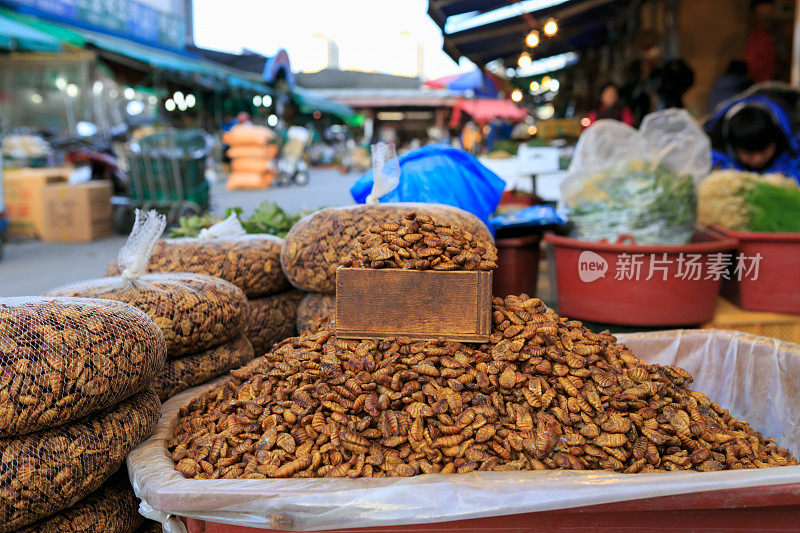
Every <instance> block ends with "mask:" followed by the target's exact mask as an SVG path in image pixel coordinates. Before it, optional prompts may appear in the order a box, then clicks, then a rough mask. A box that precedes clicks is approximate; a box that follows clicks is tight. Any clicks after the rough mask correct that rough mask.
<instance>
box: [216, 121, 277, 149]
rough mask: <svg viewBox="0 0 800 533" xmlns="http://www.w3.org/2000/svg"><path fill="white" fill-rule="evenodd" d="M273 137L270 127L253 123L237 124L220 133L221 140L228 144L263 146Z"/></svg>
mask: <svg viewBox="0 0 800 533" xmlns="http://www.w3.org/2000/svg"><path fill="white" fill-rule="evenodd" d="M274 138H275V134H274V133H273V132H272V130H271V129H269V128H267V127H265V126H254V125H253V124H238V125H236V126H234V127H233V128H231V129H230V131H226V132H225V133H223V134H222V142H223V143H225V144H227V145H230V146H243V145H255V146H265V145H267V144H269V142H270V141H271V140H272V139H274Z"/></svg>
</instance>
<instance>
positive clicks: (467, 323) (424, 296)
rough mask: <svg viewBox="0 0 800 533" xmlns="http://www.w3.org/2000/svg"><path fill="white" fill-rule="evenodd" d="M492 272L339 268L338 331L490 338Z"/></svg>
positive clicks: (367, 335) (358, 335)
mask: <svg viewBox="0 0 800 533" xmlns="http://www.w3.org/2000/svg"><path fill="white" fill-rule="evenodd" d="M491 308H492V273H491V272H484V271H470V272H439V271H432V270H424V271H419V270H400V269H376V270H373V269H365V268H340V269H338V270H337V271H336V322H335V327H336V335H337V336H338V337H341V338H345V339H373V338H387V337H408V338H411V339H445V340H453V341H459V342H487V341H488V340H489V334H490V333H491Z"/></svg>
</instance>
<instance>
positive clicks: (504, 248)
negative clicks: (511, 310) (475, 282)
mask: <svg viewBox="0 0 800 533" xmlns="http://www.w3.org/2000/svg"><path fill="white" fill-rule="evenodd" d="M541 240H542V236H541V234H539V233H536V234H534V235H526V236H524V237H509V238H498V239H497V240H496V241H495V243H494V244H495V246H497V270H495V271H494V273H493V275H492V294H493V295H494V296H500V297H504V296H508V295H509V294H522V293H525V294H527V295H529V296H533V295H535V294H536V282H537V281H538V275H539V242H540V241H541Z"/></svg>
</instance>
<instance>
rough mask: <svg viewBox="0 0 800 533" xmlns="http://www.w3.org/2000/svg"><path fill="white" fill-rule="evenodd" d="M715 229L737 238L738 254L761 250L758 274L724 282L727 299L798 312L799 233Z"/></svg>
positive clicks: (744, 305) (760, 308) (751, 306)
mask: <svg viewBox="0 0 800 533" xmlns="http://www.w3.org/2000/svg"><path fill="white" fill-rule="evenodd" d="M799 216H800V215H799ZM714 230H716V231H719V232H721V233H723V234H724V235H725V236H726V237H729V238H732V239H736V241H737V242H738V243H739V245H738V247H737V252H738V253H739V254H743V255H744V256H745V257H755V256H756V254H761V261H760V262H759V271H758V277H757V278H753V277H744V278H743V279H742V280H741V281H739V280H738V279H735V278H734V279H731V280H726V281H724V282H723V284H722V293H723V294H724V295H725V296H726V297H727V298H728V299H729V300H732V301H733V302H735V303H736V304H737V305H738V306H739V307H741V308H742V309H748V310H750V311H770V312H773V313H800V233H767V232H755V231H731V230H727V229H723V228H716V227H715V228H714Z"/></svg>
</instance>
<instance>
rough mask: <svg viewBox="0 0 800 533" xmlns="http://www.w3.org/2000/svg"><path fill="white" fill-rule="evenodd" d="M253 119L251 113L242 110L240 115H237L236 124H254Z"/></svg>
mask: <svg viewBox="0 0 800 533" xmlns="http://www.w3.org/2000/svg"><path fill="white" fill-rule="evenodd" d="M252 123H253V121H252V120H251V119H250V113H247V112H245V111H242V112H241V113H239V114H238V115H236V124H252Z"/></svg>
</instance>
